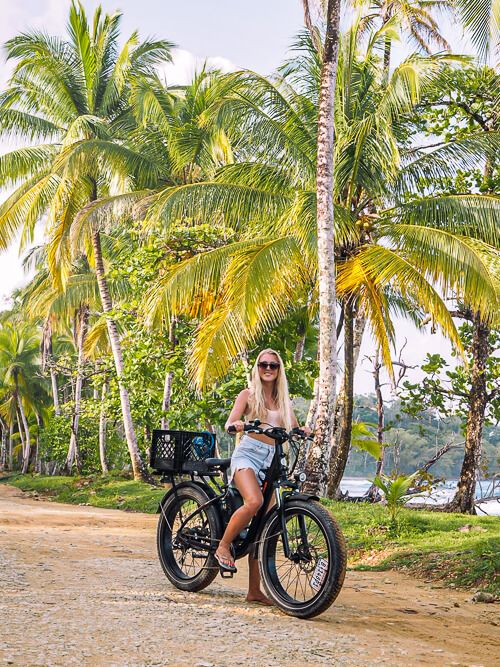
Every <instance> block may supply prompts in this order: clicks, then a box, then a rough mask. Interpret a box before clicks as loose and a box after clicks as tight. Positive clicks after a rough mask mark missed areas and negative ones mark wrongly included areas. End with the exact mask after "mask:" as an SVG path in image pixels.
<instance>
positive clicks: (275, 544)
mask: <svg viewBox="0 0 500 667" xmlns="http://www.w3.org/2000/svg"><path fill="white" fill-rule="evenodd" d="M285 520H286V534H287V539H288V545H289V554H288V557H287V556H286V555H285V548H284V541H283V530H282V522H281V516H280V513H279V512H278V511H276V512H273V514H272V515H271V516H270V518H269V519H268V521H266V524H265V525H264V528H263V530H262V533H261V536H260V546H259V566H260V573H261V578H262V581H263V583H264V586H265V589H266V592H267V594H268V595H269V597H270V598H271V599H272V600H273V601H274V602H275V604H276V605H277V606H278V607H279V608H280V609H282V610H283V611H284V612H285V613H287V614H290V615H291V616H297V617H299V618H312V617H313V616H317V615H318V614H321V613H323V612H324V611H325V610H326V609H328V607H330V605H331V604H332V603H333V601H334V600H335V598H336V597H337V595H338V594H339V592H340V590H341V588H342V584H343V582H344V577H345V571H346V562H347V550H346V546H345V541H344V537H343V535H342V532H341V530H340V528H339V526H338V524H337V523H336V521H335V520H334V519H333V517H332V515H331V514H330V513H329V512H328V511H327V510H326V509H325V508H324V507H322V506H321V505H320V504H319V503H318V502H316V501H307V502H306V501H304V500H300V499H297V500H293V499H290V500H289V501H288V502H287V503H286V506H285Z"/></svg>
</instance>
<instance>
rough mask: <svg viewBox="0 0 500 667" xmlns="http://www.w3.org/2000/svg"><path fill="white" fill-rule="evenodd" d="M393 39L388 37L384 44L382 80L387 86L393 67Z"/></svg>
mask: <svg viewBox="0 0 500 667" xmlns="http://www.w3.org/2000/svg"><path fill="white" fill-rule="evenodd" d="M391 45H392V42H391V38H390V37H386V38H385V42H384V64H383V69H382V80H383V82H384V85H385V86H386V85H387V83H388V81H389V70H390V67H391Z"/></svg>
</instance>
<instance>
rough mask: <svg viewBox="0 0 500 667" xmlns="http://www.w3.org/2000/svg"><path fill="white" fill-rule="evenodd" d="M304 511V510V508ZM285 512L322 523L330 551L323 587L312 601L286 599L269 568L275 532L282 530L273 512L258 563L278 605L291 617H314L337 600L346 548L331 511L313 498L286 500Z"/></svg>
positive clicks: (343, 570) (264, 580)
mask: <svg viewBox="0 0 500 667" xmlns="http://www.w3.org/2000/svg"><path fill="white" fill-rule="evenodd" d="M301 510H302V511H301ZM285 511H286V513H287V514H289V513H292V511H293V513H294V514H302V513H303V514H305V515H306V516H309V517H312V518H314V519H315V520H316V521H317V522H318V523H319V524H320V526H321V528H322V530H323V532H324V535H325V538H326V541H327V544H328V550H329V563H330V567H329V571H328V575H327V577H326V579H325V581H324V582H323V585H322V587H321V590H320V591H319V592H318V594H317V595H315V596H314V597H313V598H312V599H311V600H308V601H306V602H302V603H300V602H293V603H292V602H290V601H288V600H286V599H285V598H284V597H283V596H282V595H281V594H280V592H279V591H278V590H276V587H275V585H274V583H273V580H272V577H271V574H270V572H269V569H268V555H269V549H270V548H271V540H275V541H276V540H277V539H279V538H277V537H276V534H277V533H279V532H280V530H281V526H280V518H279V515H278V513H276V512H273V513H272V514H271V515H270V516H269V519H268V520H267V521H266V523H265V525H264V528H263V529H262V532H261V535H260V538H259V539H260V545H259V565H260V573H261V578H262V582H263V584H264V587H265V589H266V592H267V594H268V595H269V597H270V598H271V599H272V600H273V601H274V602H275V604H276V606H277V607H279V608H280V609H281V610H282V611H284V612H285V613H286V614H289V615H290V616H296V617H297V618H313V617H314V616H318V615H319V614H321V613H323V612H324V611H326V609H328V607H330V605H331V604H332V603H333V602H334V600H335V599H336V597H337V596H338V594H339V593H340V590H341V588H342V584H343V583H344V577H345V572H346V565H347V549H346V544H345V540H344V536H343V535H342V531H341V530H340V527H339V526H338V524H337V522H336V521H335V519H334V518H333V517H332V515H331V514H330V512H328V510H327V509H326V508H325V507H323V506H322V505H320V503H319V502H317V501H314V500H308V501H305V500H302V499H297V500H293V499H292V498H290V499H289V500H288V502H287V503H286V510H285Z"/></svg>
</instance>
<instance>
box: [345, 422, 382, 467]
mask: <svg viewBox="0 0 500 667" xmlns="http://www.w3.org/2000/svg"><path fill="white" fill-rule="evenodd" d="M351 445H352V447H354V448H356V449H357V450H359V451H361V452H367V454H369V455H370V456H372V457H373V458H374V459H375V460H376V459H379V458H380V454H381V451H382V450H381V447H380V443H379V442H378V440H374V439H373V431H372V427H371V426H370V425H369V424H365V423H364V422H359V421H356V422H354V423H353V425H352V432H351Z"/></svg>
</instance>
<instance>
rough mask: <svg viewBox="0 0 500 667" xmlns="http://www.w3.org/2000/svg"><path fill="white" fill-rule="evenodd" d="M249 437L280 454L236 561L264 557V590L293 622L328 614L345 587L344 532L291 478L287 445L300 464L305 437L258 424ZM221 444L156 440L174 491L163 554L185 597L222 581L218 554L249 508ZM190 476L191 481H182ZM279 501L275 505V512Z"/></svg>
mask: <svg viewBox="0 0 500 667" xmlns="http://www.w3.org/2000/svg"><path fill="white" fill-rule="evenodd" d="M245 431H247V432H250V433H251V432H254V433H255V432H257V433H265V435H267V436H268V437H271V438H273V439H274V440H275V443H276V449H275V455H274V458H273V462H272V464H271V466H270V468H269V469H268V470H267V471H266V475H265V479H264V482H263V487H262V490H263V495H264V503H263V505H262V508H261V509H260V510H259V512H258V513H257V514H256V516H255V517H254V518H253V519H252V521H251V523H250V524H249V526H248V527H247V528H246V529H245V530H243V531H242V532H241V533H240V535H239V537H238V538H237V539H236V540H235V541H234V542H233V545H232V546H233V551H234V556H235V559H239V558H242V557H243V556H246V555H247V554H250V553H251V554H252V555H254V556H255V557H257V558H258V561H259V568H260V574H261V579H262V583H263V585H264V588H265V590H266V593H267V595H268V596H269V597H270V598H271V599H272V600H273V601H274V603H275V604H276V606H277V607H279V608H280V609H281V610H283V611H284V612H285V613H287V614H289V615H291V616H296V617H299V618H312V617H314V616H317V615H318V614H321V613H322V612H324V611H325V610H326V609H328V607H330V605H331V604H332V603H333V602H334V600H335V598H336V597H337V595H338V594H339V592H340V590H341V588H342V584H343V581H344V576H345V570H346V560H347V555H346V547H345V542H344V538H343V535H342V532H341V530H340V528H339V526H338V524H337V523H336V521H335V519H334V518H333V517H332V515H331V514H330V512H329V511H328V510H327V509H326V508H325V507H323V506H322V505H321V504H320V503H319V502H318V501H319V499H318V498H317V497H316V496H312V495H309V494H304V493H301V492H300V486H301V483H303V482H304V481H305V477H304V475H303V474H301V475H299V474H297V475H295V478H294V479H293V480H292V479H290V478H289V477H290V474H289V471H288V461H287V458H286V456H285V452H284V448H283V445H284V444H285V443H286V442H287V441H288V442H289V450H290V452H291V455H290V458H292V457H294V458H295V461H296V460H297V456H298V443H299V442H300V440H304V439H305V434H304V433H303V432H302V431H300V430H299V429H293V430H292V431H291V432H290V433H287V432H286V431H285V430H284V429H281V428H276V427H271V428H267V429H263V428H262V427H261V424H260V422H259V421H258V420H255V421H254V422H250V423H249V424H246V425H245ZM213 444H214V443H213V438H212V437H211V436H210V435H209V434H201V433H189V432H185V431H155V432H154V435H153V445H152V448H151V465H152V467H153V468H155V469H156V470H157V472H160V473H161V474H162V475H163V480H164V481H169V482H170V483H171V484H172V488H171V489H170V490H169V491H168V492H167V493H166V495H165V496H164V498H163V499H162V501H161V503H160V507H159V512H160V517H159V521H158V530H157V546H158V555H159V559H160V563H161V566H162V568H163V571H164V572H165V575H166V576H167V578H168V579H169V581H170V582H171V583H172V584H173V585H174V586H176V587H177V588H179V589H180V590H183V591H201V590H203V589H204V588H206V587H207V586H208V585H209V584H210V583H212V581H213V580H214V579H215V577H216V576H217V574H218V573H219V566H218V563H217V561H216V560H215V557H214V553H215V550H216V549H217V546H218V543H219V540H220V538H221V537H222V535H223V533H224V529H225V526H226V525H227V523H228V521H229V519H230V517H231V514H232V513H233V512H234V511H235V510H236V509H237V508H238V507H239V506H241V504H242V499H241V496H240V495H239V493H238V492H237V490H236V489H235V488H234V487H232V486H230V485H228V483H227V469H228V467H229V465H230V459H218V458H212V457H211V456H210V455H211V454H212V453H213ZM207 454H208V455H207ZM291 467H292V468H293V466H291ZM186 474H189V475H190V477H191V479H189V480H186V479H183V480H180V479H179V477H180V476H181V475H186ZM221 477H222V482H220V481H219V480H220V478H221ZM273 495H274V498H275V504H274V506H272V507H271V508H270V509H267V508H269V507H270V503H271V500H272V497H273ZM221 574H222V576H232V575H229V573H224V572H222V571H221Z"/></svg>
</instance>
